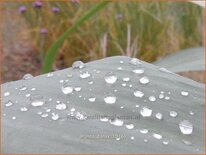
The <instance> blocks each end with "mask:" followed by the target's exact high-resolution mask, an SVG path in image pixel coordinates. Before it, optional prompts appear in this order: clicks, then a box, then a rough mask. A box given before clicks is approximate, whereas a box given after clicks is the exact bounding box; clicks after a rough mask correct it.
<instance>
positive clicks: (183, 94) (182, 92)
mask: <svg viewBox="0 0 206 155" xmlns="http://www.w3.org/2000/svg"><path fill="white" fill-rule="evenodd" d="M181 95H182V96H188V95H189V93H188V92H187V91H181Z"/></svg>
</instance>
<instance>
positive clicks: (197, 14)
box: [18, 1, 204, 66]
mask: <svg viewBox="0 0 206 155" xmlns="http://www.w3.org/2000/svg"><path fill="white" fill-rule="evenodd" d="M94 5H95V2H92V1H87V2H84V1H80V2H79V1H72V2H43V5H42V6H41V7H34V6H32V2H19V3H18V7H22V6H25V7H26V10H24V11H22V12H21V16H23V17H24V18H25V20H26V22H27V23H28V30H29V32H30V33H31V36H32V38H33V41H34V44H35V45H36V47H37V48H38V52H39V54H40V55H41V58H42V60H43V59H44V57H45V51H47V50H48V49H49V47H50V46H51V45H52V43H53V42H54V41H55V40H56V39H57V38H58V37H59V36H60V35H61V34H63V33H64V32H65V31H66V30H67V29H68V28H70V27H71V26H72V25H73V24H74V23H75V22H76V21H77V20H78V19H79V18H80V17H81V16H82V15H84V13H85V12H86V11H87V10H89V9H90V8H91V7H93V6H94ZM54 7H55V8H58V9H59V10H58V11H57V12H54V11H52V8H54ZM203 13H204V12H203V9H202V8H200V7H199V6H196V5H194V4H191V3H186V2H112V3H110V4H109V5H108V6H107V7H106V8H104V9H103V10H102V11H101V12H98V13H96V14H95V16H93V17H92V18H91V19H89V20H88V21H86V22H85V23H84V24H83V25H82V26H81V27H80V28H78V30H77V31H76V32H74V33H72V34H71V35H70V37H69V38H68V39H66V40H65V42H64V44H63V45H62V47H61V48H60V50H59V55H58V60H59V61H61V63H62V66H70V65H71V63H72V62H73V61H75V60H83V61H90V60H95V59H99V58H102V57H106V56H113V55H120V54H121V55H127V56H135V57H138V58H140V59H142V60H145V61H148V62H152V61H154V60H156V59H158V58H160V57H162V56H164V55H166V54H168V53H172V52H176V51H178V50H180V49H184V48H189V47H194V46H199V45H202V44H203V33H202V30H203ZM42 29H46V30H48V33H47V32H45V33H43V32H42V31H41V30H42ZM40 31H41V33H40Z"/></svg>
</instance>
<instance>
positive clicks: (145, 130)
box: [139, 129, 149, 134]
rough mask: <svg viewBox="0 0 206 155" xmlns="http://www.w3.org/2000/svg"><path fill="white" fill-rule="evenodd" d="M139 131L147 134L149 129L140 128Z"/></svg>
mask: <svg viewBox="0 0 206 155" xmlns="http://www.w3.org/2000/svg"><path fill="white" fill-rule="evenodd" d="M139 132H140V133H142V134H147V133H148V132H149V130H148V129H140V130H139Z"/></svg>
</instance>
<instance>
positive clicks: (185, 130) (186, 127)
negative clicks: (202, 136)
mask: <svg viewBox="0 0 206 155" xmlns="http://www.w3.org/2000/svg"><path fill="white" fill-rule="evenodd" d="M179 129H180V131H181V132H182V134H184V135H190V134H192V132H193V124H192V123H190V122H189V121H188V120H183V121H181V122H180V123H179Z"/></svg>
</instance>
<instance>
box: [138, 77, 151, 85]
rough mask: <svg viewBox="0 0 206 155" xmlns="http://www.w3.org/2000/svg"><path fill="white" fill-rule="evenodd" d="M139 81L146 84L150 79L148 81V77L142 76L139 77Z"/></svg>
mask: <svg viewBox="0 0 206 155" xmlns="http://www.w3.org/2000/svg"><path fill="white" fill-rule="evenodd" d="M139 82H140V83H141V84H144V85H145V84H148V83H149V82H150V81H149V78H148V77H146V76H144V77H142V78H140V80H139Z"/></svg>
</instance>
